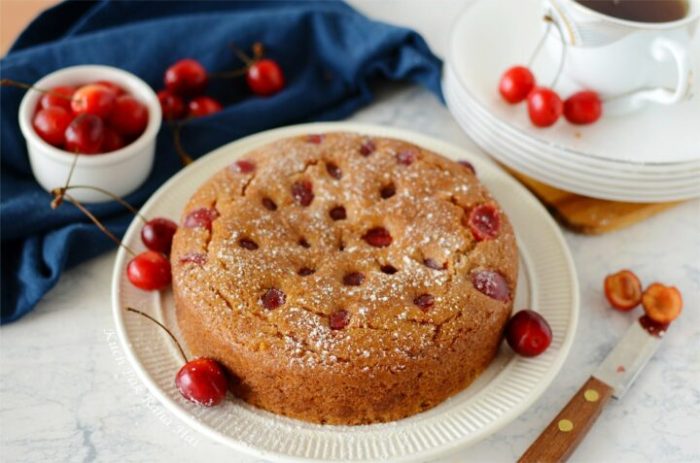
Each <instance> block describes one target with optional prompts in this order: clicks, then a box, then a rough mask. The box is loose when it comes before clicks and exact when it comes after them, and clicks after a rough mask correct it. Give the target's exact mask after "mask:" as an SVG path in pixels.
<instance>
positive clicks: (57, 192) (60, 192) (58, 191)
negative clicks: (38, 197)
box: [51, 188, 136, 257]
mask: <svg viewBox="0 0 700 463" xmlns="http://www.w3.org/2000/svg"><path fill="white" fill-rule="evenodd" d="M51 194H53V195H54V200H53V201H51V208H52V209H56V208H57V207H58V206H59V205H60V204H61V202H62V200H63V199H66V200H67V201H69V202H70V203H72V204H73V205H74V206H75V207H77V208H78V209H79V210H80V212H82V213H83V214H85V215H86V216H87V217H88V218H89V219H90V220H92V223H94V224H95V225H96V226H97V228H99V229H100V230H101V231H102V233H104V234H105V235H107V236H108V237H109V238H110V239H111V240H112V241H114V242H115V243H117V245H118V246H121V247H123V248H124V249H126V251H127V252H128V253H129V254H131V255H132V256H134V257H136V253H135V252H134V251H132V250H131V248H129V247H128V246H127V245H125V244H124V243H122V241H121V240H120V239H119V238H117V237H116V236H114V233H112V232H111V231H109V230H108V229H107V227H105V226H104V225H103V224H102V222H100V219H98V218H97V217H95V215H94V214H93V213H92V212H90V211H89V210H87V208H86V207H85V206H83V205H82V204H81V203H80V201H78V200H77V199H75V198H74V197H72V196H71V195H69V194H68V193H66V191H65V189H64V188H54V189H53V190H51ZM58 198H61V200H59V199H58Z"/></svg>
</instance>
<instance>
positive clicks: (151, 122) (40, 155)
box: [19, 65, 161, 202]
mask: <svg viewBox="0 0 700 463" xmlns="http://www.w3.org/2000/svg"><path fill="white" fill-rule="evenodd" d="M97 80H109V81H111V82H114V83H115V84H117V85H119V86H121V87H122V88H124V89H125V90H126V91H127V92H129V93H130V94H132V95H133V96H134V97H135V98H137V99H138V100H139V101H141V102H142V103H144V104H145V105H146V107H147V108H148V124H147V125H146V130H145V131H144V132H143V133H142V134H141V136H140V137H139V138H137V139H136V140H134V141H133V142H131V143H130V144H129V145H127V146H125V147H124V148H122V149H119V150H117V151H112V152H110V153H105V154H97V155H77V156H78V161H77V164H76V166H75V171H74V172H73V177H72V179H71V182H70V183H71V185H90V186H96V187H99V188H102V189H105V190H108V191H110V192H112V193H114V194H115V195H118V196H126V195H127V194H129V193H131V192H133V191H134V190H136V188H138V187H139V186H140V185H141V184H142V183H143V182H144V181H145V180H146V178H147V177H148V175H149V174H150V172H151V169H152V168H153V159H154V156H155V149H156V135H157V134H158V130H159V129H160V124H161V109H160V103H159V102H158V97H157V96H156V94H155V92H154V91H153V90H152V89H151V87H149V86H148V84H147V83H146V82H144V81H143V80H141V79H140V78H138V77H136V76H135V75H134V74H131V73H130V72H127V71H124V70H121V69H117V68H113V67H110V66H98V65H83V66H72V67H68V68H64V69H61V70H58V71H56V72H52V73H51V74H48V75H47V76H45V77H43V78H42V79H41V80H39V81H38V82H36V83H35V84H34V85H35V86H36V87H37V88H39V89H50V88H53V87H56V86H59V85H81V84H87V83H90V82H95V81H97ZM41 95H42V93H41V92H39V91H36V90H29V91H27V93H26V94H25V95H24V98H23V99H22V103H21V104H20V107H19V125H20V128H21V130H22V135H24V138H25V139H26V140H27V151H28V152H29V162H30V164H31V166H32V172H33V173H34V177H35V178H36V180H37V182H39V184H40V185H41V186H42V187H43V188H44V189H45V190H46V191H51V190H52V189H54V188H56V187H62V186H64V185H65V183H66V179H67V177H68V172H69V171H70V167H71V164H72V163H73V160H74V157H75V156H76V155H75V154H72V153H69V152H67V151H63V150H61V149H59V148H56V147H55V146H52V145H50V144H48V143H46V142H45V141H44V140H42V139H41V137H39V135H37V133H36V132H35V131H34V128H33V127H32V118H33V116H34V113H35V111H36V108H37V104H38V102H39V98H41ZM71 195H72V196H73V197H74V198H76V199H78V200H80V201H85V202H104V201H110V200H111V199H110V198H109V197H106V196H105V195H104V194H102V193H99V192H97V191H93V190H89V189H82V188H81V189H76V190H74V191H71Z"/></svg>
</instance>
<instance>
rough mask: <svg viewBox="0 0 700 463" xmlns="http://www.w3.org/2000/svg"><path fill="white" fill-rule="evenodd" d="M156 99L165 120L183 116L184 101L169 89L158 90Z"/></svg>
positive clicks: (184, 112)
mask: <svg viewBox="0 0 700 463" xmlns="http://www.w3.org/2000/svg"><path fill="white" fill-rule="evenodd" d="M158 101H159V102H160V108H161V110H162V111H163V119H165V120H166V121H172V120H175V119H182V118H183V117H185V114H186V113H187V110H186V108H185V101H184V100H183V99H182V97H181V96H179V95H176V94H174V93H173V92H171V91H170V90H161V91H160V92H158Z"/></svg>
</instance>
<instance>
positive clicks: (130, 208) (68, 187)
mask: <svg viewBox="0 0 700 463" xmlns="http://www.w3.org/2000/svg"><path fill="white" fill-rule="evenodd" d="M78 189H80V190H93V191H97V192H99V193H102V194H103V195H105V196H109V197H110V198H112V199H113V200H115V201H116V202H118V203H119V204H121V205H122V206H124V207H125V208H126V209H127V210H128V211H129V212H131V213H132V214H134V215H135V216H136V217H138V218H139V219H141V220H142V221H143V222H144V223H146V222H148V220H147V219H146V217H144V216H143V214H141V213H140V212H139V210H138V209H136V208H135V207H134V206H132V205H131V204H129V203H128V202H127V201H126V200H125V199H123V198H121V197H119V196H117V195H115V194H114V193H112V192H111V191H107V190H105V189H103V188H100V187H97V186H92V185H66V187H65V188H63V191H64V192H65V191H68V190H78Z"/></svg>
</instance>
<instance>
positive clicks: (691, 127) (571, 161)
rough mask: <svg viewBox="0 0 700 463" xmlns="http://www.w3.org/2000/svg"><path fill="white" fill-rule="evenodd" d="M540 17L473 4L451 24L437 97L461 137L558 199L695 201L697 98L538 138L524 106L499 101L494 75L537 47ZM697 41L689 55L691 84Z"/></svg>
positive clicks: (544, 132)
mask: <svg viewBox="0 0 700 463" xmlns="http://www.w3.org/2000/svg"><path fill="white" fill-rule="evenodd" d="M541 11H542V8H541V7H540V1H539V0H501V1H490V0H481V1H478V2H476V3H475V4H473V5H472V6H470V7H469V8H468V9H467V10H466V11H465V12H464V13H463V14H462V15H461V16H460V17H459V18H458V19H457V21H456V23H455V26H454V28H453V30H452V36H451V42H450V49H449V51H448V56H447V60H446V64H445V69H444V75H443V83H442V87H443V92H444V95H445V99H446V101H447V105H448V107H449V109H450V111H451V112H452V114H453V115H454V117H455V118H456V119H457V121H458V122H459V124H460V125H461V126H462V128H463V129H464V130H465V131H466V133H467V134H468V135H469V136H470V137H471V138H472V139H473V140H474V141H475V142H476V143H478V144H479V145H480V146H481V147H482V148H483V149H484V150H485V151H486V152H488V153H489V154H491V155H492V156H493V157H494V158H496V159H497V160H498V161H500V162H502V163H503V164H505V165H507V166H509V167H511V168H513V169H515V170H517V171H519V172H521V173H524V174H526V175H528V176H530V177H533V178H535V179H537V180H540V181H542V182H544V183H547V184H549V185H552V186H555V187H557V188H560V189H563V190H566V191H571V192H574V193H578V194H582V195H585V196H590V197H594V198H601V199H610V200H616V201H629V202H661V201H672V200H680V199H688V198H694V197H700V95H696V97H695V99H694V100H690V101H687V102H684V103H681V104H678V105H675V106H664V107H662V106H658V105H656V106H650V107H649V108H647V109H646V110H644V111H642V112H639V113H635V114H632V115H627V116H618V117H612V116H611V117H606V116H605V115H603V117H602V118H601V119H600V120H599V121H597V122H596V123H594V124H592V125H588V126H576V125H571V124H569V123H567V122H566V121H565V120H564V118H562V120H561V121H559V122H557V124H556V125H554V126H552V127H549V128H544V129H543V128H537V127H534V126H533V125H532V124H531V123H530V121H529V119H528V116H527V108H526V107H525V103H522V104H519V105H509V104H507V103H506V102H505V101H503V100H502V99H501V97H500V95H499V93H498V90H497V88H498V81H499V79H500V76H501V74H502V73H503V71H504V70H505V69H507V68H508V67H510V66H513V65H516V64H523V63H526V62H527V60H528V59H529V56H530V55H531V54H532V51H533V50H534V49H535V47H536V45H537V42H538V41H539V39H540V37H541V34H542V22H541V21H542V20H541ZM698 35H699V36H700V34H698ZM699 39H700V37H696V40H695V41H694V43H693V48H692V54H693V55H694V56H693V60H694V65H695V67H696V68H697V69H696V71H695V75H696V76H700V40H699ZM557 65H558V63H557V62H556V59H553V58H550V57H549V56H548V55H547V54H546V53H545V52H543V53H541V56H538V58H537V59H536V61H535V64H534V66H533V71H534V74H535V76H536V78H537V79H538V81H539V82H543V84H545V85H549V82H550V81H551V80H552V78H553V77H554V74H555V73H556V68H557ZM696 85H697V83H696ZM556 89H557V91H559V92H560V94H561V95H562V97H563V98H565V97H566V95H568V94H570V93H572V92H573V91H575V87H574V85H573V84H572V83H570V82H565V81H560V83H558V84H557V87H556Z"/></svg>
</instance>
